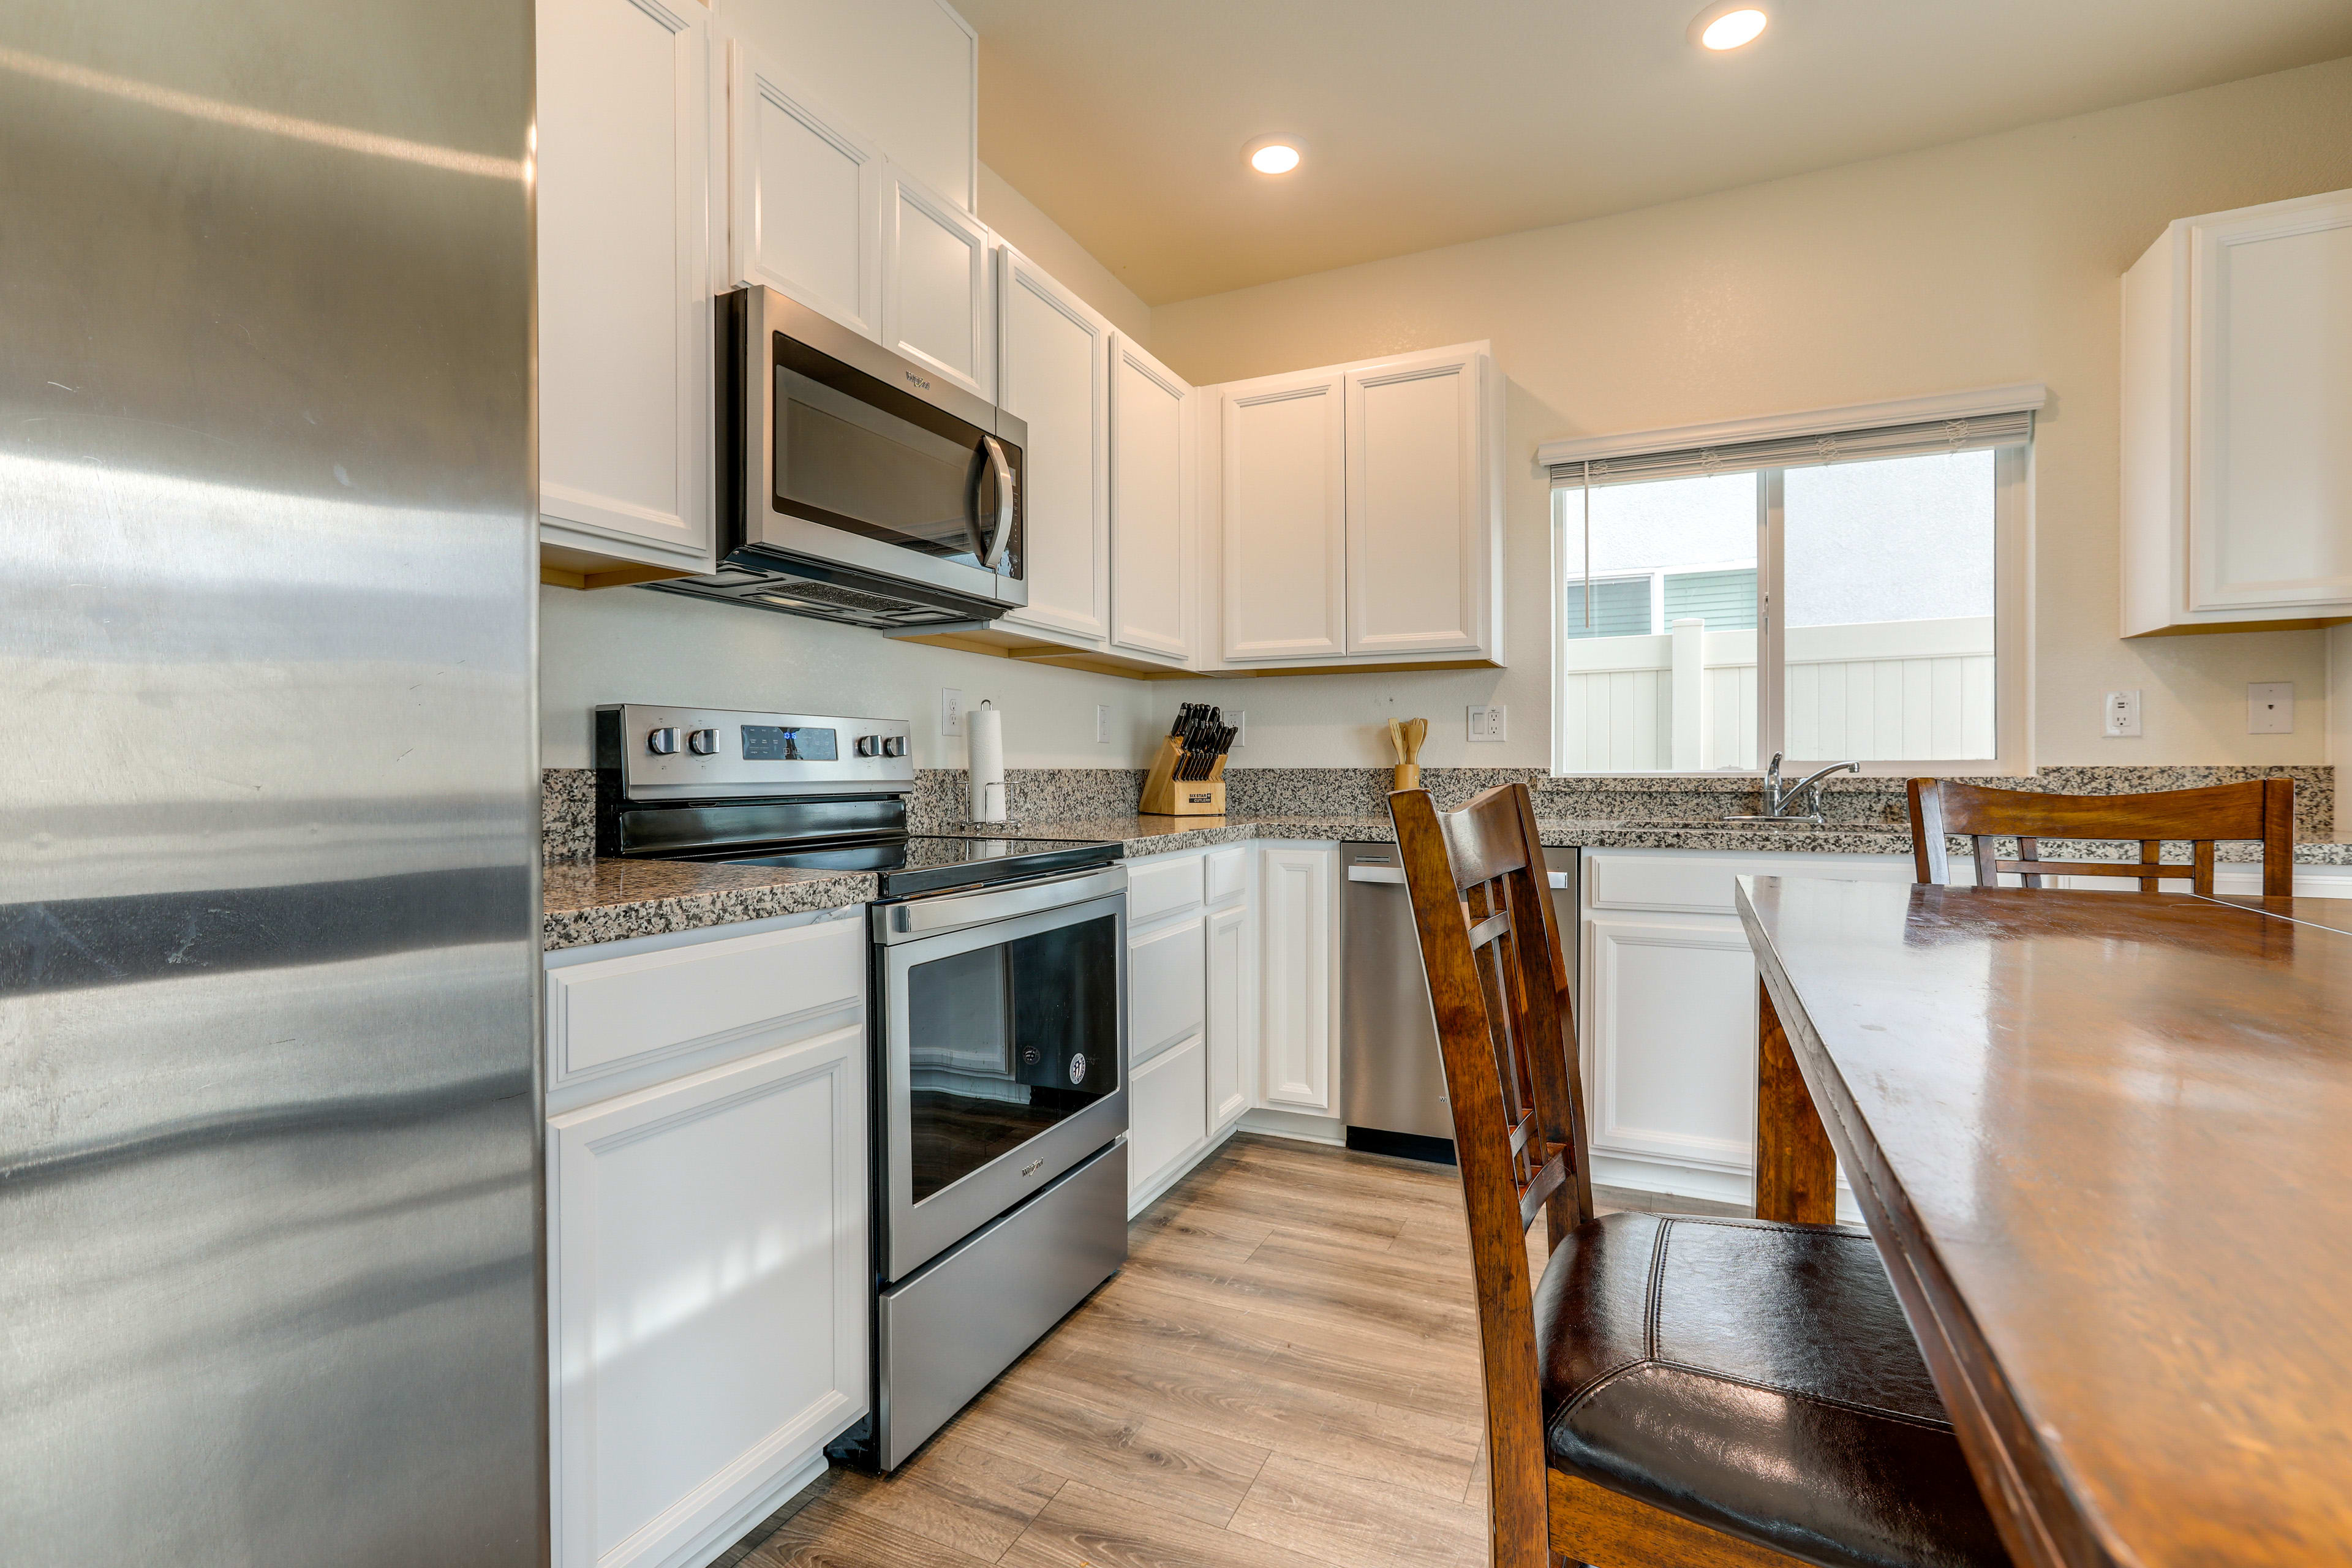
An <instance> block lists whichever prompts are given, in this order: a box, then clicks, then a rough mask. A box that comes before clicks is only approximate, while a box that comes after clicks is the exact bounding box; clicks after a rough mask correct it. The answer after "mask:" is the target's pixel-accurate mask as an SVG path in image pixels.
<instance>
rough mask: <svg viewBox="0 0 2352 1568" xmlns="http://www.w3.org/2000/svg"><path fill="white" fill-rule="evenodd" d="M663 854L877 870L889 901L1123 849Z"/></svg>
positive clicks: (1097, 860) (991, 845) (920, 839)
mask: <svg viewBox="0 0 2352 1568" xmlns="http://www.w3.org/2000/svg"><path fill="white" fill-rule="evenodd" d="M664 858H692V859H697V860H725V861H728V862H730V863H731V864H734V865H738V866H790V867H794V868H801V869H804V870H813V871H872V872H874V873H875V874H876V875H877V877H878V878H879V879H880V881H881V894H882V896H883V897H884V898H886V899H897V898H905V897H907V896H908V895H909V894H913V893H931V892H938V891H940V890H942V889H949V888H971V887H978V886H981V885H982V884H985V883H989V882H1009V881H1017V880H1019V879H1024V878H1027V877H1045V876H1051V875H1053V874H1055V873H1056V872H1060V871H1074V870H1081V869H1084V868H1087V867H1088V866H1099V865H1104V864H1107V863H1108V862H1109V861H1113V860H1116V859H1118V858H1119V847H1118V845H1117V844H1116V843H1113V842H1111V841H1109V840H1097V839H1090V838H980V837H948V836H945V835H929V834H919V835H916V836H915V837H908V838H877V839H868V840H866V841H864V842H861V843H846V844H831V845H803V846H801V847H795V848H791V849H761V848H753V849H732V850H729V851H725V852H720V853H709V854H698V855H694V856H691V857H686V856H678V855H677V854H675V853H672V854H669V855H666V856H665V857H664Z"/></svg>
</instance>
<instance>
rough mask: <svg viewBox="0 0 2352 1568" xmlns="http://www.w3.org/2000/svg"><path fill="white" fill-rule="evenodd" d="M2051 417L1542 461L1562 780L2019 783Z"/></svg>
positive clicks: (1625, 442)
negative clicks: (1956, 778) (1816, 776)
mask: <svg viewBox="0 0 2352 1568" xmlns="http://www.w3.org/2000/svg"><path fill="white" fill-rule="evenodd" d="M2041 401H2042V389H2041V388H2040V387H2012V388H2003V389H2000V390H1999V391H1998V392H1995V393H1991V394H1985V395H1972V396H1969V397H1966V398H1954V399H1932V400H1928V399H1923V400H1919V401H1917V402H1914V403H1909V404H1901V405H1885V406H1884V407H1882V408H1879V409H1845V410H1840V411H1838V414H1837V415H1836V416H1834V418H1835V421H1836V422H1835V423H1833V424H1832V423H1826V422H1825V421H1826V419H1827V418H1828V417H1830V416H1820V417H1806V416H1798V417H1793V418H1790V419H1787V420H1769V421H1763V420H1759V421H1754V422H1751V423H1748V424H1746V425H1743V426H1723V427H1713V428H1710V429H1708V430H1686V431H1669V432H1664V433H1662V434H1660V435H1659V436H1656V437H1646V438H1645V437H1612V438H1604V439H1600V440H1589V441H1588V440H1580V441H1561V442H1553V443H1550V444H1549V445H1547V446H1546V447H1544V448H1542V450H1541V452H1540V454H1539V456H1540V458H1541V460H1543V461H1544V462H1545V463H1546V464H1547V465H1548V466H1549V470H1550V474H1551V481H1552V519H1553V536H1554V540H1555V549H1554V551H1553V560H1554V562H1555V563H1557V568H1558V576H1557V577H1556V579H1555V581H1554V584H1553V590H1554V592H1553V604H1554V606H1555V628H1554V629H1555V635H1554V637H1553V679H1552V689H1553V725H1552V735H1553V745H1552V749H1553V762H1552V765H1553V770H1554V771H1555V772H1557V773H1653V772H1670V773H1713V772H1736V773H1745V772H1752V771H1754V770H1756V769H1758V768H1759V767H1760V766H1761V765H1762V760H1763V759H1764V758H1766V757H1769V756H1770V755H1771V754H1772V753H1773V752H1783V753H1785V754H1786V755H1787V757H1788V759H1789V761H1790V763H1792V764H1794V763H1803V764H1807V765H1808V766H1810V765H1811V764H1817V763H1828V762H1843V761H1845V760H1847V759H1849V758H1851V759H1853V760H1856V761H1860V762H1862V763H1864V765H1865V767H1866V768H1868V769H1869V771H1874V772H1890V773H1895V772H1901V773H1908V772H1917V771H1929V772H1934V771H1939V770H1940V771H1958V772H1971V773H2008V772H2011V771H2018V770H2021V769H2023V768H2024V767H2025V766H2026V765H2027V763H2026V758H2025V750H2026V734H2025V700H2024V693H2025V662H2026V651H2025V650H2026V647H2027V622H2026V603H2025V599H2026V594H2025V562H2026V532H2027V525H2026V518H2027V511H2028V505H2027V485H2028V473H2029V462H2030V454H2031V449H2032V434H2033V413H2032V411H2033V409H2034V408H2036V407H2038V406H2039V405H2040V404H2041ZM1946 410H1949V412H1947V411H1946ZM1874 416H1875V417H1874ZM1718 432H1720V434H1721V435H1722V436H1726V437H1739V438H1738V439H1723V438H1717V439H1707V438H1706V437H1716V436H1717V434H1718ZM1872 764H1877V765H1876V766H1874V767H1873V766H1872Z"/></svg>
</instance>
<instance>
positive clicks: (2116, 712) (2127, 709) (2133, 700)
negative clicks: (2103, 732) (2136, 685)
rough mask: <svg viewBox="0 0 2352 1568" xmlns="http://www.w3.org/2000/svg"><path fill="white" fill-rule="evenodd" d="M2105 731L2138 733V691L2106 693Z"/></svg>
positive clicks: (2110, 732)
mask: <svg viewBox="0 0 2352 1568" xmlns="http://www.w3.org/2000/svg"><path fill="white" fill-rule="evenodd" d="M2106 715H2107V733H2108V734H2109V735H2116V736H2129V735H2137V734H2138V733H2139V692H2138V690H2137V689H2133V690H2130V691H2110V692H2108V693H2107V708H2106Z"/></svg>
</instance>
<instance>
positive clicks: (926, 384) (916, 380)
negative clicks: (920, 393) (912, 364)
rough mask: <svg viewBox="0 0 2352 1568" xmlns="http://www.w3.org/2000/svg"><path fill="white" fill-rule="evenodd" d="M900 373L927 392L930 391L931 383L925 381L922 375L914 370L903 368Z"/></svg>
mask: <svg viewBox="0 0 2352 1568" xmlns="http://www.w3.org/2000/svg"><path fill="white" fill-rule="evenodd" d="M898 374H900V375H903V376H905V377H906V378H907V379H908V381H911V382H913V383H914V384H916V385H917V386H919V387H921V388H922V389H923V390H924V391H925V392H929V391H930V389H931V384H930V383H929V382H928V381H925V380H924V379H923V378H922V377H921V376H919V375H917V374H915V373H914V372H913V371H911V370H902V371H900V372H899V373H898Z"/></svg>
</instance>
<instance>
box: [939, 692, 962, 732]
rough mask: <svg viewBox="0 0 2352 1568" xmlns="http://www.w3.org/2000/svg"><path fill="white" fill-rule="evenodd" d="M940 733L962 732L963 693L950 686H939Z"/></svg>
mask: <svg viewBox="0 0 2352 1568" xmlns="http://www.w3.org/2000/svg"><path fill="white" fill-rule="evenodd" d="M962 733H963V693H962V692H961V691H959V690H957V689H955V688H954V687H952V686H942V687H940V734H942V735H961V734H962Z"/></svg>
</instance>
